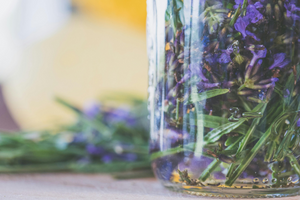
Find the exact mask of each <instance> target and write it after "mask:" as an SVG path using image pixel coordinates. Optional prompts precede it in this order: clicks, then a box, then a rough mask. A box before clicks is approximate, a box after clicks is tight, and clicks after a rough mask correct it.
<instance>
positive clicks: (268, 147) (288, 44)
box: [151, 0, 300, 188]
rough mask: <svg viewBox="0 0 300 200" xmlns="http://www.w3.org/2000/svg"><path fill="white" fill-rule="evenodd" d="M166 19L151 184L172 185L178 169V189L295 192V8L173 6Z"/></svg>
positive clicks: (283, 2) (298, 123) (232, 1)
mask: <svg viewBox="0 0 300 200" xmlns="http://www.w3.org/2000/svg"><path fill="white" fill-rule="evenodd" d="M165 16H166V17H165V66H164V70H163V71H164V73H163V75H162V76H161V77H159V79H158V82H157V85H156V91H155V95H154V96H155V99H154V102H156V104H157V105H158V106H157V108H158V109H157V110H155V111H154V112H160V111H161V110H163V111H162V112H163V114H161V115H159V117H158V118H157V119H155V126H156V127H163V128H164V132H163V133H162V132H161V131H159V128H156V129H153V130H158V131H157V132H156V133H155V134H156V135H157V137H155V138H152V141H151V151H152V155H151V158H152V159H153V162H154V168H155V172H156V174H157V176H158V177H159V178H160V179H163V180H172V178H173V180H175V179H174V173H175V174H176V170H175V169H176V168H181V169H182V170H183V171H180V170H179V171H178V173H177V174H179V176H180V180H181V182H183V183H185V184H187V185H191V184H190V183H193V184H192V185H198V186H201V187H202V186H209V183H210V182H211V181H214V182H219V183H222V184H223V183H224V185H226V187H236V186H237V185H238V184H240V183H241V181H239V180H242V179H251V182H250V185H251V184H252V185H253V187H254V188H255V187H257V186H256V185H260V184H262V185H263V184H267V185H268V187H270V186H269V185H271V187H275V188H276V187H292V186H294V185H295V184H299V182H298V178H299V176H300V165H299V162H298V157H299V155H300V148H299V147H300V119H299V116H300V115H299V111H300V81H299V76H300V52H299V51H300V37H299V36H300V2H299V1H296V0H251V1H250V0H225V1H224V0H223V1H221V0H206V1H205V0H204V1H202V0H200V1H182V0H169V1H168V7H167V10H166V14H165ZM157 37H158V36H157ZM164 97H165V98H164ZM160 117H162V118H163V119H162V120H160V119H159V118H160ZM197 159H198V160H200V163H199V162H198V165H197V166H195V165H196V164H193V162H197ZM188 173H190V176H192V177H194V178H197V181H196V180H193V179H189V175H188ZM294 176H295V177H297V178H296V179H295V180H297V181H295V180H294V179H293V180H292V177H294ZM187 180H188V181H187ZM252 180H253V181H252ZM251 187H252V186H251ZM241 188H243V186H241Z"/></svg>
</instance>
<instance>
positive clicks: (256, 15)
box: [245, 5, 263, 24]
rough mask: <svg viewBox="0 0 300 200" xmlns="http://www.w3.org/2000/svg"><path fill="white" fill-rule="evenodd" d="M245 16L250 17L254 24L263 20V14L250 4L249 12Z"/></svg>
mask: <svg viewBox="0 0 300 200" xmlns="http://www.w3.org/2000/svg"><path fill="white" fill-rule="evenodd" d="M245 17H248V19H249V20H250V22H251V23H253V24H254V23H257V22H258V21H259V20H261V19H262V18H263V15H262V14H261V13H260V12H259V11H258V10H257V9H256V8H255V6H254V5H249V6H248V7H247V13H246V16H245Z"/></svg>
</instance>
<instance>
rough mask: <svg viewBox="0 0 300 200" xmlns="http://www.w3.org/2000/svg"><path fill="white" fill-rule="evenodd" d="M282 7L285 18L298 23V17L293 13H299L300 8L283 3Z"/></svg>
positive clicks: (299, 18)
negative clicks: (284, 9) (284, 11)
mask: <svg viewBox="0 0 300 200" xmlns="http://www.w3.org/2000/svg"><path fill="white" fill-rule="evenodd" d="M284 7H285V8H286V16H287V17H291V18H292V19H293V20H295V21H296V20H299V21H300V17H299V16H298V15H296V14H294V12H298V11H300V8H298V7H296V5H295V4H293V3H285V4H284Z"/></svg>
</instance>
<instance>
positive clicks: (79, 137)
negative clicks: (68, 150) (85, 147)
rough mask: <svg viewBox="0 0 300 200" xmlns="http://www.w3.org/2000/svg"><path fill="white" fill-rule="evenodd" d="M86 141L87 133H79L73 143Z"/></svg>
mask: <svg viewBox="0 0 300 200" xmlns="http://www.w3.org/2000/svg"><path fill="white" fill-rule="evenodd" d="M85 141H86V137H85V134H83V133H77V134H76V135H75V136H74V138H73V141H72V142H73V143H82V142H85Z"/></svg>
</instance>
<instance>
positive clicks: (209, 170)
mask: <svg viewBox="0 0 300 200" xmlns="http://www.w3.org/2000/svg"><path fill="white" fill-rule="evenodd" d="M220 164H221V161H220V160H218V159H215V160H214V161H213V162H212V163H210V165H209V166H208V167H207V168H206V169H205V170H204V171H203V172H202V174H201V176H200V177H199V178H198V179H199V180H200V181H202V182H204V181H206V179H207V178H208V177H209V176H210V174H211V173H212V172H213V171H215V169H216V168H217V167H218V166H219V165H220Z"/></svg>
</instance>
